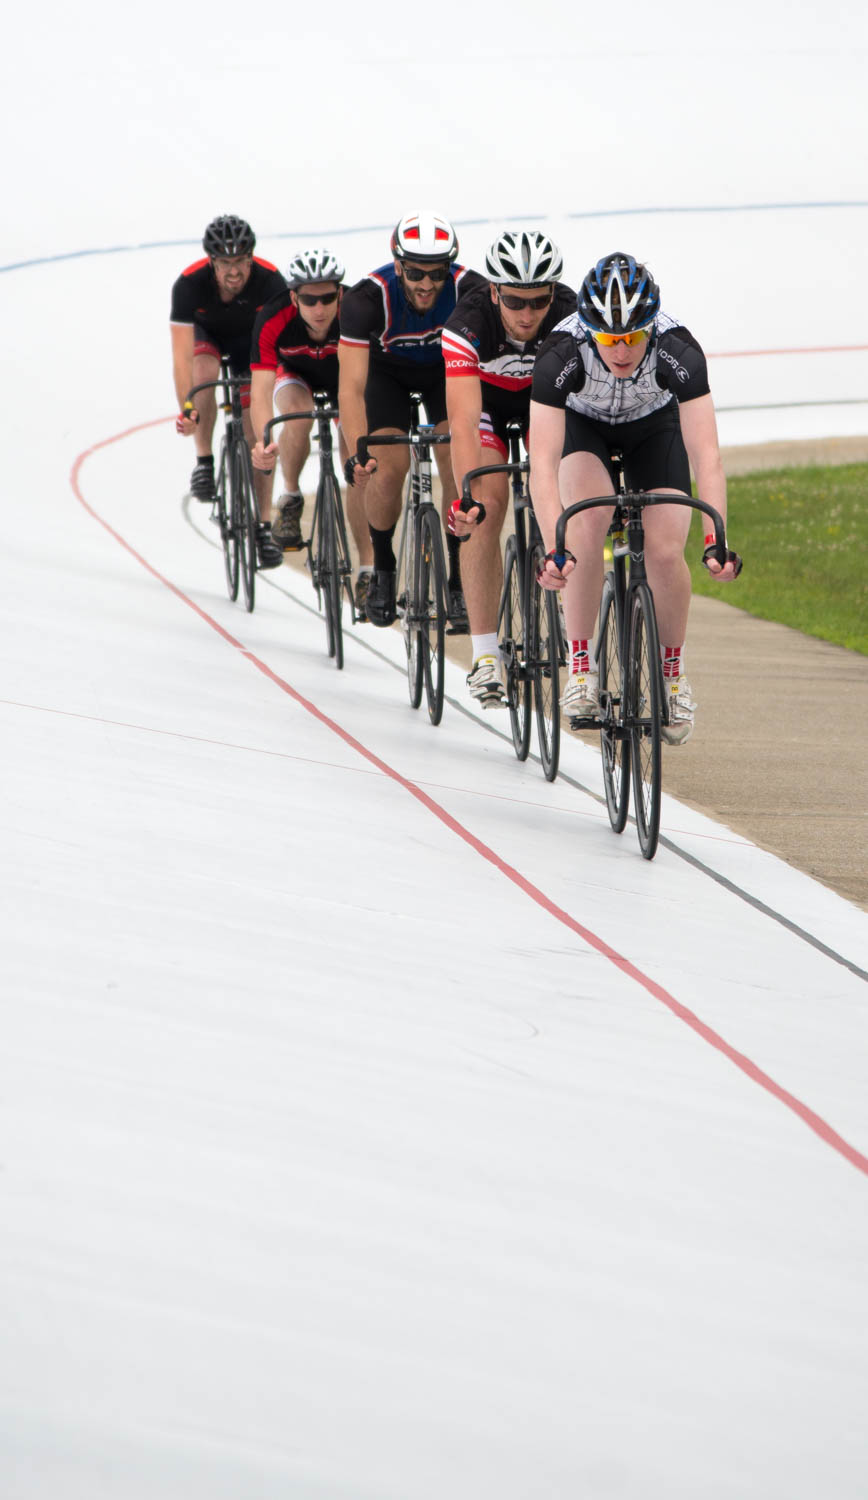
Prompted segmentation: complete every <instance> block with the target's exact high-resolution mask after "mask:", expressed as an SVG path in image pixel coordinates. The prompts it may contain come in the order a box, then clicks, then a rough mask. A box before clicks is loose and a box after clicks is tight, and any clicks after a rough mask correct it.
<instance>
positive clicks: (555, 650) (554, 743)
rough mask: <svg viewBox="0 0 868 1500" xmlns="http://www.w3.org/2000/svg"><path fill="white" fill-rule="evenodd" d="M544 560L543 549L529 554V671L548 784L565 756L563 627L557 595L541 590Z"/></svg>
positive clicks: (540, 752) (537, 549) (539, 547)
mask: <svg viewBox="0 0 868 1500" xmlns="http://www.w3.org/2000/svg"><path fill="white" fill-rule="evenodd" d="M542 560H543V549H542V547H541V546H537V547H535V548H533V549H532V551H531V552H530V553H529V554H528V571H527V599H528V615H529V620H530V643H529V646H528V670H529V672H530V674H531V678H532V681H533V697H534V708H535V711H536V730H537V739H538V741H539V758H540V761H541V762H542V768H543V775H544V776H545V779H546V781H554V779H555V777H556V776H557V774H558V765H559V763H560V756H561V706H560V701H559V700H560V690H561V689H560V654H561V653H560V645H561V627H560V620H559V618H558V601H557V598H556V596H555V595H554V594H553V593H552V591H551V590H550V589H543V588H540V586H539V584H538V583H537V581H536V574H537V569H538V568H539V567H540V565H541V563H542Z"/></svg>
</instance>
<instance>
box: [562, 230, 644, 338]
mask: <svg viewBox="0 0 868 1500" xmlns="http://www.w3.org/2000/svg"><path fill="white" fill-rule="evenodd" d="M576 305H577V307H578V312H579V317H580V318H581V320H582V322H583V323H584V325H585V327H586V328H589V329H590V330H591V331H592V332H593V333H633V332H635V330H636V329H637V328H647V327H648V325H649V323H653V322H654V319H655V318H656V316H657V314H658V313H659V311H660V288H659V287H658V285H657V283H656V281H655V280H654V279H653V277H652V275H651V272H650V271H649V270H648V267H647V266H643V265H640V263H639V262H638V261H635V260H634V259H633V257H632V255H623V254H622V253H621V252H620V251H618V250H616V251H615V252H614V254H612V255H606V256H604V257H603V259H602V260H598V261H597V264H596V265H595V266H594V267H593V268H592V269H591V270H590V271H589V272H588V274H587V276H586V277H585V279H584V281H583V282H582V285H581V287H580V289H579V295H578V298H577V299H576Z"/></svg>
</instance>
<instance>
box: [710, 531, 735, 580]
mask: <svg viewBox="0 0 868 1500" xmlns="http://www.w3.org/2000/svg"><path fill="white" fill-rule="evenodd" d="M702 561H703V563H704V565H705V567H706V568H707V569H708V571H709V573H710V574H711V576H712V578H713V579H714V580H715V582H716V583H731V582H732V580H733V579H734V578H737V577H738V575H739V573H740V572H741V569H742V560H741V558H740V557H739V555H738V553H737V552H732V551H731V550H730V549H729V547H727V549H726V562H725V563H724V565H723V567H721V565H720V563H719V562H718V560H717V558H716V556H715V539H714V534H713V533H712V534H711V535H710V536H707V537H706V538H705V551H704V552H703V554H702Z"/></svg>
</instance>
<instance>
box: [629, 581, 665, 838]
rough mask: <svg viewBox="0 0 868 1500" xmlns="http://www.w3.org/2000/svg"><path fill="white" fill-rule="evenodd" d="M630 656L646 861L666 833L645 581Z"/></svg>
mask: <svg viewBox="0 0 868 1500" xmlns="http://www.w3.org/2000/svg"><path fill="white" fill-rule="evenodd" d="M627 650H628V654H627V715H628V722H629V726H630V756H631V760H632V767H633V811H634V813H635V815H636V831H637V833H638V835H639V847H640V848H641V850H642V853H643V855H644V856H645V858H646V859H653V858H654V855H655V854H656V853H657V840H658V838H659V836H660V798H661V792H662V762H661V755H660V713H661V690H660V647H659V643H658V636H657V618H656V616H655V614H654V600H653V598H652V595H651V590H650V589H649V587H648V585H647V584H645V583H640V584H639V585H638V587H637V588H636V590H635V592H634V593H633V596H632V604H631V606H630V636H629V644H628V648H627Z"/></svg>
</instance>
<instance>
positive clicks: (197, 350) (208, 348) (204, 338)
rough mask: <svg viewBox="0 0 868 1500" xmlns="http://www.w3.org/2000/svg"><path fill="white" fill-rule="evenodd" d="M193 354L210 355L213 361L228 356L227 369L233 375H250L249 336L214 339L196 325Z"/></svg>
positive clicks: (212, 335)
mask: <svg viewBox="0 0 868 1500" xmlns="http://www.w3.org/2000/svg"><path fill="white" fill-rule="evenodd" d="M193 353H194V354H211V355H213V356H214V358H215V359H220V358H221V357H222V356H223V355H224V354H228V355H229V368H230V370H231V371H232V374H233V375H249V374H250V335H249V334H242V335H241V337H240V338H234V339H227V338H222V339H218V338H215V336H214V334H213V333H209V332H208V330H207V329H206V328H201V327H200V325H199V324H198V323H194V324H193Z"/></svg>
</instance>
